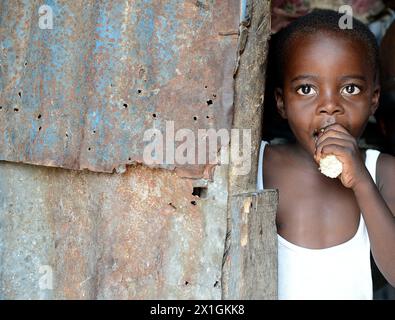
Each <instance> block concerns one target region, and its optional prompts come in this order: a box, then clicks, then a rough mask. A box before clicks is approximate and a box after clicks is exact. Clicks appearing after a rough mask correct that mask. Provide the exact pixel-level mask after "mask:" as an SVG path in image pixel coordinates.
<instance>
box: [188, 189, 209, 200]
mask: <svg viewBox="0 0 395 320" xmlns="http://www.w3.org/2000/svg"><path fill="white" fill-rule="evenodd" d="M192 195H194V196H197V197H199V198H202V199H204V198H206V197H207V188H205V187H195V188H193V191H192Z"/></svg>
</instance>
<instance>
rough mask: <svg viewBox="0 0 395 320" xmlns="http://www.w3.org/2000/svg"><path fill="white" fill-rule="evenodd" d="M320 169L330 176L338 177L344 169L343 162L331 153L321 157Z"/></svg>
mask: <svg viewBox="0 0 395 320" xmlns="http://www.w3.org/2000/svg"><path fill="white" fill-rule="evenodd" d="M319 170H320V171H321V173H322V174H324V175H326V176H327V177H329V178H337V177H338V176H339V175H340V174H341V173H342V171H343V164H342V163H341V162H340V161H339V159H337V158H336V156H335V155H333V154H330V155H328V156H326V157H324V158H322V159H320V167H319Z"/></svg>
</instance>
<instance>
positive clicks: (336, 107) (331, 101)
mask: <svg viewBox="0 0 395 320" xmlns="http://www.w3.org/2000/svg"><path fill="white" fill-rule="evenodd" d="M317 111H318V113H319V114H328V115H333V114H341V113H343V111H344V109H343V107H342V106H341V104H340V103H339V101H338V100H337V99H336V98H335V97H328V98H327V99H324V100H323V101H321V103H320V105H319V107H318V110H317Z"/></svg>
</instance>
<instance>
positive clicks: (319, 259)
mask: <svg viewBox="0 0 395 320" xmlns="http://www.w3.org/2000/svg"><path fill="white" fill-rule="evenodd" d="M266 144H267V142H266V141H262V143H261V148H260V152H259V166H258V179H257V189H258V190H263V179H262V169H263V153H264V149H265V145H266ZM379 154H380V152H379V151H377V150H371V149H369V150H367V151H366V160H365V165H366V167H367V169H368V171H369V173H370V175H371V176H372V178H373V180H374V182H375V183H376V163H377V159H378V157H379ZM277 240H278V298H279V299H281V300H283V299H325V300H331V299H339V300H345V299H368V300H371V299H372V296H373V288H372V275H371V268H370V242H369V237H368V233H367V229H366V225H365V222H364V220H363V217H362V214H361V215H360V219H359V226H358V230H357V232H356V233H355V235H354V237H353V238H351V239H350V240H348V241H346V242H344V243H342V244H339V245H336V246H333V247H329V248H324V249H308V248H304V247H300V246H298V245H295V244H293V243H291V242H289V241H287V240H286V239H284V238H283V237H281V236H280V235H277Z"/></svg>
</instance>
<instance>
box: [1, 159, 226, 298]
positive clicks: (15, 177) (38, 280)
mask: <svg viewBox="0 0 395 320" xmlns="http://www.w3.org/2000/svg"><path fill="white" fill-rule="evenodd" d="M226 172H227V170H226V169H225V167H224V166H220V167H218V168H217V170H216V172H215V182H214V183H211V184H210V185H209V186H208V192H207V198H205V199H201V198H198V197H196V196H194V195H192V180H191V179H185V178H180V177H178V175H177V174H176V173H174V172H171V171H168V170H161V169H150V168H146V167H144V166H141V165H137V166H131V167H129V168H128V169H127V171H126V172H125V173H124V174H122V175H120V174H107V173H94V172H79V171H72V170H64V169H59V168H45V167H40V166H31V165H24V164H14V163H4V162H0V177H1V179H0V204H1V205H0V299H220V298H221V267H222V258H223V250H224V242H225V234H226V203H227V192H226V190H227V188H226V181H227V179H226ZM26 190H29V191H28V192H26ZM214 199H215V201H213V200H214ZM49 274H51V279H49V278H48V277H47V276H48V275H49Z"/></svg>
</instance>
